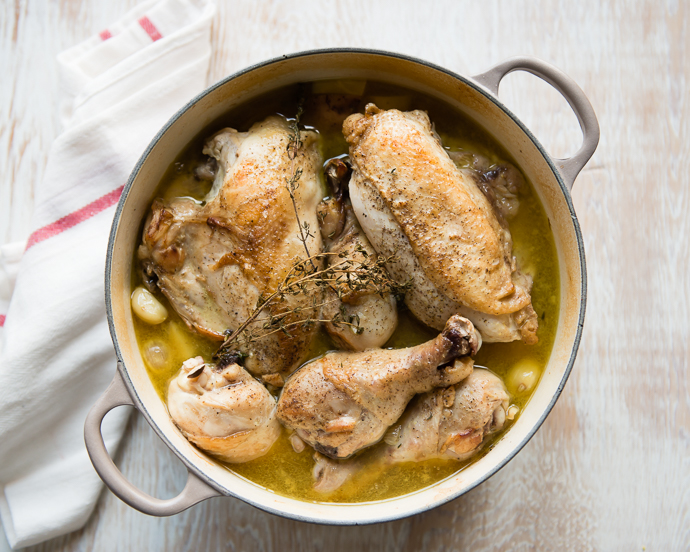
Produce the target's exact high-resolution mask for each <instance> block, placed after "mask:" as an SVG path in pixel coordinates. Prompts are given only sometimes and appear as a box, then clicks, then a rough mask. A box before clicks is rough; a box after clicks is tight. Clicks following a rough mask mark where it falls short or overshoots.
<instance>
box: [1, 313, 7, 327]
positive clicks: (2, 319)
mask: <svg viewBox="0 0 690 552" xmlns="http://www.w3.org/2000/svg"><path fill="white" fill-rule="evenodd" d="M5 318H6V316H5V315H4V314H0V328H2V327H3V326H4V325H5Z"/></svg>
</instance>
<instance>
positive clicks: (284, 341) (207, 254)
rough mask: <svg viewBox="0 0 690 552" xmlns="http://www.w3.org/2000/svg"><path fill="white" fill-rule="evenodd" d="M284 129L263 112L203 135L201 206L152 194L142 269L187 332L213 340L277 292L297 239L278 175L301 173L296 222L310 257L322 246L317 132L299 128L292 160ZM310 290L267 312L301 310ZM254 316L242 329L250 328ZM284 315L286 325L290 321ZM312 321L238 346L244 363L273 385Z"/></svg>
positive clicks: (295, 356)
mask: <svg viewBox="0 0 690 552" xmlns="http://www.w3.org/2000/svg"><path fill="white" fill-rule="evenodd" d="M290 137H291V130H290V128H289V126H288V122H287V120H286V119H284V118H280V117H269V118H268V119H266V120H265V121H263V122H261V123H257V124H255V125H253V126H252V127H251V128H250V130H249V131H248V132H246V133H239V132H237V131H236V130H234V129H230V128H226V129H223V130H221V131H220V132H218V133H217V134H216V135H214V136H213V137H212V138H211V139H209V140H208V142H207V143H206V146H205V148H204V153H206V154H208V155H210V156H212V157H213V158H215V159H216V160H217V161H218V165H219V170H218V173H217V175H216V178H215V181H214V184H213V189H212V190H211V192H210V193H209V194H208V197H207V198H206V201H205V202H204V203H205V204H202V203H199V202H196V201H194V200H192V199H187V198H178V199H175V200H173V201H172V202H170V203H164V202H162V201H161V200H156V201H155V202H154V204H153V207H152V209H151V213H150V214H149V217H148V219H147V221H146V224H145V227H144V235H143V241H142V245H141V246H140V248H139V259H141V261H142V264H143V266H144V270H145V272H146V274H147V275H148V276H149V277H151V278H153V279H155V280H156V281H157V285H158V287H159V288H160V289H161V291H162V292H163V293H164V294H165V296H166V297H167V298H168V299H169V300H170V303H171V305H172V306H173V308H174V309H175V311H177V313H178V314H179V315H180V316H181V317H182V318H183V319H184V320H185V322H186V323H187V324H188V325H189V326H190V327H191V328H193V329H195V330H197V331H199V332H200V333H202V334H205V335H207V336H210V337H212V338H214V339H218V340H221V339H223V337H224V332H226V331H227V330H231V331H232V330H235V329H237V328H238V327H239V325H240V324H242V323H243V322H244V321H245V320H246V319H247V318H248V317H249V316H250V314H251V313H252V311H254V309H255V308H256V306H257V302H258V300H259V298H260V297H267V296H268V295H270V294H271V293H272V292H274V291H275V290H276V288H277V287H278V285H279V284H280V282H281V280H282V279H283V278H284V277H285V275H286V274H287V272H288V271H289V270H290V268H291V267H292V266H293V264H294V262H295V260H296V259H299V258H302V259H303V258H305V257H306V252H305V250H304V245H303V243H302V242H300V240H299V236H300V232H299V226H298V223H297V217H296V215H295V209H294V207H293V204H292V200H291V198H290V195H289V193H288V190H287V188H286V181H287V179H288V178H290V176H291V175H292V171H293V170H301V171H302V173H301V177H300V179H299V187H298V189H297V191H296V192H295V203H296V205H297V210H298V213H299V217H300V220H301V222H302V223H307V224H309V225H310V227H311V228H312V229H313V230H314V231H312V232H311V235H310V236H309V237H308V238H307V245H308V247H309V249H310V253H311V254H312V255H313V254H315V253H318V252H320V251H321V247H322V242H321V236H320V235H319V232H317V231H316V228H317V226H318V222H317V219H316V206H317V204H318V202H319V201H320V200H321V199H322V197H323V190H322V186H321V184H320V182H319V178H318V174H319V171H320V168H321V159H320V155H319V153H318V143H317V135H316V133H315V132H307V131H305V132H302V133H301V140H302V146H301V147H300V148H299V150H298V152H297V156H296V158H295V160H294V163H293V162H292V161H291V160H290V159H289V157H288V152H287V146H288V144H289V142H290ZM311 300H312V297H311V296H307V295H300V296H297V297H294V296H292V297H288V298H287V299H286V301H284V302H282V303H281V304H280V305H273V306H272V308H273V309H285V308H288V309H290V308H301V309H302V312H305V308H307V307H308V304H309V303H310V301H311ZM266 316H267V315H266V314H262V315H261V316H260V317H259V318H258V319H257V320H256V322H255V323H254V324H253V325H252V326H250V328H249V329H250V330H251V329H257V328H260V327H261V326H262V324H263V323H264V320H265V319H266ZM286 322H290V319H288V320H287V321H286ZM315 330H316V326H315V325H312V326H311V327H301V326H298V327H294V328H292V329H291V331H290V335H286V334H284V333H282V332H279V333H275V334H273V335H271V336H269V337H263V338H259V339H256V340H254V341H253V342H251V343H245V344H240V346H239V347H238V349H239V351H240V352H241V353H243V354H245V355H247V357H246V359H245V361H244V366H245V367H246V368H247V369H248V370H249V371H250V372H252V373H253V374H256V375H263V376H266V377H267V378H268V380H269V381H271V382H272V383H274V384H280V383H281V378H282V377H284V376H287V374H289V373H290V372H291V371H292V370H293V369H294V368H295V367H296V366H298V365H299V363H300V362H302V361H303V359H304V355H305V354H306V351H307V349H308V346H309V343H310V341H311V338H312V336H313V333H314V332H315Z"/></svg>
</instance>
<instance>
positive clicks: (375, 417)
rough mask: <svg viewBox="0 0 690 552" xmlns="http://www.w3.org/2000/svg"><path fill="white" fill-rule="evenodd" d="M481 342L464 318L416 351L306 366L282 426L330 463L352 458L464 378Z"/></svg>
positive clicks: (282, 405) (281, 406)
mask: <svg viewBox="0 0 690 552" xmlns="http://www.w3.org/2000/svg"><path fill="white" fill-rule="evenodd" d="M480 345H481V338H480V337H479V334H478V332H476V331H475V329H474V327H473V326H472V323H471V322H470V321H469V320H467V319H465V318H462V317H460V316H453V317H451V318H450V320H448V323H447V324H446V327H445V328H444V330H443V332H442V333H441V334H440V335H439V336H438V337H436V338H435V339H432V340H431V341H428V342H427V343H423V344H421V345H418V346H416V347H410V348H407V349H397V350H384V349H371V350H368V351H364V352H359V353H348V352H333V353H328V354H326V355H324V356H323V357H321V358H319V359H317V360H314V361H312V362H310V363H308V364H306V365H304V366H303V367H302V368H301V369H300V370H299V371H297V372H295V374H293V376H292V377H291V378H290V379H289V380H288V381H287V383H286V385H285V387H284V388H283V391H282V394H281V396H280V399H279V401H278V419H279V420H280V421H281V422H282V424H283V425H284V426H285V427H287V428H288V429H292V430H294V431H295V432H296V433H297V435H298V436H299V437H300V438H301V439H302V440H303V441H305V442H306V443H308V444H310V445H311V446H312V447H314V448H315V449H316V450H317V451H319V452H321V453H323V454H325V455H326V456H329V457H331V458H347V457H349V456H351V455H352V454H354V453H355V452H357V451H359V450H361V449H363V448H365V447H368V446H370V445H373V444H374V443H376V442H377V441H379V440H380V439H381V437H382V436H383V434H384V433H385V431H386V429H387V428H388V427H389V426H390V425H391V424H393V423H394V422H395V421H396V420H397V419H398V418H399V417H400V416H401V415H402V413H403V411H404V410H405V407H406V406H407V403H408V402H409V401H410V399H412V397H413V396H414V395H415V394H417V393H425V392H427V391H430V390H432V389H434V388H436V387H447V386H449V385H453V384H454V383H458V382H459V381H461V380H462V379H464V378H465V377H466V376H467V373H468V370H467V364H466V363H463V362H455V363H453V364H450V365H446V364H447V363H449V362H450V361H452V360H453V359H457V358H459V357H462V356H466V355H474V354H475V353H476V352H477V350H478V349H479V347H480Z"/></svg>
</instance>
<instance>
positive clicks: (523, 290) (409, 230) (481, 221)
mask: <svg viewBox="0 0 690 552" xmlns="http://www.w3.org/2000/svg"><path fill="white" fill-rule="evenodd" d="M343 133H344V134H345V137H346V139H347V141H348V143H349V145H350V159H351V161H352V164H353V168H354V173H353V177H352V179H351V181H350V194H351V197H352V203H353V206H354V208H355V213H356V214H357V217H358V219H359V222H360V224H361V225H362V227H363V229H364V231H365V232H366V234H367V237H368V238H369V240H370V242H371V243H372V245H373V246H374V248H375V249H376V250H377V251H378V253H379V254H386V255H390V254H391V253H392V252H395V253H396V254H397V256H398V258H400V262H398V263H396V265H397V266H392V267H389V270H390V272H391V274H392V275H393V276H394V277H396V278H398V279H400V278H411V279H412V281H413V284H412V290H411V292H410V293H408V297H407V299H406V301H407V303H408V306H410V309H411V310H412V312H413V313H414V314H415V315H416V316H418V317H419V318H420V319H421V320H422V321H423V322H425V323H427V324H429V325H431V326H433V327H436V328H439V327H442V324H443V323H445V320H444V318H445V319H447V316H450V314H452V313H453V312H460V310H461V308H464V310H463V311H462V314H463V315H464V316H467V317H469V318H470V319H471V320H473V322H476V323H477V326H478V329H479V330H480V331H481V332H483V333H482V335H483V337H485V338H487V341H512V340H513V339H519V338H522V339H523V340H525V341H526V342H528V343H534V342H536V340H537V337H536V330H537V317H536V313H535V312H534V309H533V308H532V305H531V297H530V288H531V280H530V278H529V277H527V276H525V275H523V274H522V273H520V272H519V270H518V269H517V265H516V261H515V259H514V258H513V256H512V239H511V236H510V232H509V231H508V229H507V226H504V225H502V224H501V222H500V221H499V220H498V218H497V216H496V214H495V213H494V212H493V210H492V207H491V204H490V202H489V201H488V200H487V198H486V197H485V196H484V195H483V194H482V192H481V191H480V189H479V188H478V187H477V186H476V184H475V183H474V182H473V181H472V178H471V177H470V176H468V175H467V174H466V173H463V172H462V171H460V170H459V169H458V168H457V167H456V166H455V164H454V163H453V161H452V160H451V159H450V158H449V156H448V154H447V153H446V152H445V150H444V149H443V147H442V145H441V143H440V141H439V139H438V137H437V136H436V135H435V133H434V131H433V128H432V125H431V122H430V121H429V117H428V116H427V114H426V113H424V112H422V111H411V112H401V111H397V110H395V109H392V110H388V111H381V110H379V109H378V108H376V106H374V105H372V104H369V105H368V106H367V109H366V113H365V114H364V115H362V114H355V115H351V116H350V117H348V118H347V119H346V120H345V123H344V125H343ZM382 249H383V250H382ZM406 257H413V259H408V258H406Z"/></svg>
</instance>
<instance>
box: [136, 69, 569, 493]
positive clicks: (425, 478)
mask: <svg viewBox="0 0 690 552" xmlns="http://www.w3.org/2000/svg"><path fill="white" fill-rule="evenodd" d="M348 93H349V94H348ZM353 93H354V94H355V95H352V94H353ZM323 94H341V95H340V96H338V97H337V99H338V102H340V104H339V105H340V106H341V107H342V108H344V109H348V110H349V111H351V112H363V109H364V106H365V105H366V104H367V103H369V102H371V101H373V102H374V103H376V104H377V105H378V106H379V107H381V108H383V109H390V108H398V109H402V110H410V109H423V110H426V111H427V112H428V113H429V116H430V118H431V121H432V122H433V123H434V125H435V129H436V131H437V132H438V134H439V135H440V136H441V138H442V141H443V144H444V146H445V147H446V148H447V149H449V150H456V149H458V148H461V149H463V150H469V151H472V152H476V153H479V154H481V155H483V156H485V157H487V158H489V159H490V160H491V161H492V162H493V163H500V162H505V161H507V162H511V163H513V164H514V165H516V166H518V165H517V164H516V163H515V162H514V160H512V159H511V158H510V157H509V156H508V155H507V153H506V152H505V151H504V150H503V149H502V148H501V147H500V146H499V145H498V144H497V143H496V142H495V140H493V139H492V138H491V137H490V136H489V135H487V134H486V133H485V132H484V131H482V129H481V128H479V127H478V126H477V125H475V124H474V123H473V122H472V121H470V120H469V119H467V118H466V117H465V116H463V115H462V114H460V113H458V112H457V111H455V110H454V109H452V108H450V107H449V106H447V105H446V104H444V103H442V102H440V101H439V100H436V99H434V98H431V97H428V96H424V95H420V94H419V93H417V92H414V91H410V90H406V89H401V88H400V87H393V86H390V85H386V84H382V83H376V82H364V81H333V82H322V83H315V84H313V85H300V86H293V87H290V88H286V89H283V90H281V91H278V92H274V93H271V94H270V95H267V96H263V97H260V98H258V99H255V100H253V101H252V102H250V103H248V104H246V105H243V106H242V107H241V108H238V109H235V110H233V111H232V112H231V113H229V114H227V115H226V116H224V117H222V118H221V119H220V120H218V121H216V122H215V123H213V124H212V125H211V126H209V128H207V129H205V130H204V132H202V133H201V134H200V135H199V136H197V137H196V138H194V139H193V140H192V141H191V142H190V144H189V146H188V147H187V149H186V150H185V151H184V152H183V153H182V154H181V155H180V156H179V158H178V159H177V161H176V162H175V163H174V164H173V165H172V166H171V167H170V168H169V170H168V171H167V173H166V175H165V176H164V178H163V179H162V181H161V183H160V186H159V188H158V190H157V191H158V196H159V197H162V198H164V200H166V201H169V200H170V199H172V198H175V197H192V198H194V199H196V200H201V199H202V198H203V197H204V196H205V195H206V194H207V193H208V191H209V189H210V182H203V181H199V180H197V179H195V178H194V168H195V167H196V166H198V165H199V164H201V163H203V162H204V161H205V156H203V155H202V153H201V150H202V147H203V143H204V141H205V140H206V138H207V137H208V136H210V135H212V134H213V133H214V132H216V131H218V130H220V129H222V128H224V127H226V126H230V127H233V128H236V129H238V130H240V131H246V130H248V129H249V127H250V126H251V125H252V124H253V123H255V122H257V121H260V120H263V119H264V118H265V117H267V116H269V115H272V114H275V113H280V114H282V115H285V116H287V117H293V116H294V114H295V113H296V112H297V106H298V100H299V98H300V97H304V99H305V101H304V106H305V112H304V115H303V117H302V122H303V123H304V124H305V125H306V126H308V127H313V128H314V129H316V130H318V131H319V133H320V136H321V149H322V153H323V158H324V160H326V159H329V158H332V157H336V156H339V155H341V154H344V153H347V150H348V148H347V144H346V142H345V139H344V137H343V136H342V132H341V124H336V123H334V122H333V121H331V120H328V119H327V118H323V117H320V116H319V113H318V109H317V108H318V106H319V105H321V103H322V102H323V101H324V98H325V96H323ZM358 94H359V95H361V96H359V95H358ZM331 97H333V98H336V97H335V96H331ZM519 200H520V207H519V211H518V214H517V215H516V216H515V217H514V218H512V219H511V220H510V222H509V225H510V231H511V234H512V237H513V254H514V255H515V256H516V257H517V259H518V264H519V266H520V268H521V269H523V270H524V271H525V272H528V273H530V274H531V275H532V276H533V277H534V285H533V288H532V304H533V307H534V309H535V311H536V312H537V314H538V316H539V331H538V336H539V342H538V343H537V344H536V345H526V344H525V343H523V342H521V341H515V342H511V343H484V345H483V346H482V348H481V350H480V351H479V353H478V354H477V356H476V358H475V365H476V366H484V367H486V368H488V369H490V370H491V371H493V372H494V373H496V374H497V375H499V376H501V377H502V378H503V379H504V381H505V380H506V377H507V376H508V374H509V372H510V370H511V369H512V368H514V367H516V366H517V365H519V364H520V363H525V362H530V363H532V365H534V366H537V367H538V370H539V373H541V372H543V370H544V368H545V367H546V364H547V362H548V360H549V356H550V354H551V349H552V346H553V342H554V339H555V335H556V327H557V321H558V311H559V273H558V261H557V256H556V249H555V245H554V241H553V237H552V234H551V229H550V223H549V220H548V218H547V216H546V213H545V212H544V209H543V207H542V205H541V203H540V201H539V199H538V197H537V195H536V193H535V191H534V189H533V187H532V185H531V183H529V182H528V181H527V180H526V186H524V188H523V189H522V190H521V191H520V194H519ZM142 224H143V221H142ZM134 255H135V266H137V261H136V252H135V253H134ZM141 283H142V279H141V275H140V274H139V271H138V270H137V271H134V274H133V275H132V284H133V287H135V286H138V285H141ZM157 297H158V299H159V300H160V301H161V302H162V303H163V304H164V305H165V306H166V308H167V309H168V312H169V313H170V316H169V317H168V319H167V320H166V321H165V322H164V323H163V324H160V325H157V326H150V325H148V324H146V323H144V322H142V321H141V320H139V319H138V318H136V317H133V319H134V328H135V332H136V335H137V339H138V343H139V347H140V350H141V353H142V357H143V358H144V361H145V364H146V368H147V371H148V373H149V376H150V378H151V381H152V382H153V385H154V387H155V389H156V391H157V392H158V394H159V396H160V397H161V400H163V401H164V402H165V400H166V393H167V388H168V384H169V382H170V380H171V379H172V378H173V377H174V376H175V375H176V374H177V372H178V370H179V369H180V366H181V364H182V362H183V361H184V360H186V359H188V358H190V357H194V356H197V355H200V356H202V357H204V359H205V360H209V361H210V360H211V356H212V354H213V353H214V352H215V351H216V349H217V348H218V345H219V344H218V342H216V341H212V340H210V339H208V338H205V337H203V336H201V335H199V334H197V333H196V332H193V331H191V330H189V329H188V328H187V326H186V325H185V323H184V322H183V321H182V319H181V318H180V317H179V316H178V315H177V314H176V313H175V312H174V311H173V309H172V307H171V306H170V304H169V303H168V301H167V300H166V299H165V297H164V296H163V295H162V294H161V293H157ZM438 333H439V332H438V331H436V330H433V329H431V328H428V327H426V326H425V325H423V324H422V323H421V322H419V321H418V320H416V319H415V318H414V316H412V314H411V313H409V312H408V311H407V310H405V309H404V307H403V308H400V312H399V324H398V327H397V329H396V331H395V333H394V334H393V336H392V337H391V338H390V340H389V341H388V343H387V344H386V347H391V348H401V347H410V346H413V345H417V344H419V343H423V342H425V341H428V340H429V339H432V338H434V337H435V336H436V335H438ZM335 348H336V347H335V346H334V345H333V343H332V341H331V340H330V338H329V336H328V334H327V333H326V332H325V330H323V329H322V330H320V331H319V333H318V334H317V336H316V337H315V339H314V341H313V343H312V346H311V350H310V353H309V358H310V359H313V358H315V357H317V356H320V355H322V354H323V353H325V352H326V351H328V350H332V349H335ZM533 391H534V390H533V389H532V390H531V391H529V392H525V393H522V394H520V395H517V396H514V395H512V394H511V404H512V405H515V406H517V407H518V408H519V411H522V409H523V408H524V406H525V405H526V404H527V402H528V401H529V399H530V397H531V395H532V393H533ZM517 416H519V413H518V415H517ZM517 416H516V418H517ZM513 423H514V420H506V423H505V426H504V428H503V429H502V430H501V431H499V432H497V433H495V434H492V435H488V436H487V437H486V438H485V440H484V443H483V445H482V448H481V450H480V451H479V452H477V453H476V454H475V456H474V457H473V458H471V459H470V460H466V461H455V460H429V461H425V462H417V463H404V464H397V465H392V466H382V465H380V464H377V463H375V462H371V463H368V464H367V467H365V468H364V469H363V470H361V471H360V472H359V473H357V474H356V475H355V476H354V477H352V478H351V479H350V480H349V481H348V482H346V483H345V484H344V485H343V486H342V487H340V488H339V489H338V490H336V491H334V492H332V493H330V494H322V493H317V492H315V491H314V490H313V489H312V485H313V480H312V468H313V465H314V462H313V459H312V450H311V448H310V447H308V446H307V447H306V449H305V450H304V451H303V452H302V453H299V454H298V453H295V452H294V451H293V449H292V446H291V445H290V443H289V441H288V438H287V431H286V430H283V433H282V435H281V437H280V438H279V439H278V441H277V442H276V443H275V444H274V446H273V447H272V448H271V450H270V451H269V452H268V453H267V454H266V455H264V456H263V457H261V458H258V459H256V460H253V461H250V462H246V463H244V464H224V465H225V467H226V468H227V469H229V470H231V471H233V472H234V473H236V474H238V475H240V476H242V477H245V478H247V479H249V480H251V481H253V482H254V483H256V484H258V485H261V486H264V487H266V488H268V489H271V490H272V491H274V492H276V493H278V494H281V495H284V496H288V497H292V498H297V499H300V500H307V501H321V502H363V501H374V500H382V499H386V498H390V497H394V496H400V495H403V494H407V493H410V492H414V491H417V490H419V489H422V488H424V487H427V486H429V485H432V484H434V483H436V482H438V481H440V480H442V479H444V478H446V477H449V476H451V475H452V474H454V473H456V472H457V471H458V470H461V469H463V468H464V467H465V466H467V465H468V464H470V463H472V462H475V461H476V460H477V459H478V458H480V457H481V456H483V455H484V454H486V452H488V451H489V450H490V449H491V447H492V443H494V442H495V441H496V440H498V439H500V438H501V437H502V435H503V434H504V432H505V431H507V430H509V429H510V427H511V425H512V424H513ZM376 448H377V446H374V447H371V448H370V449H367V450H365V451H363V452H362V453H361V454H362V455H363V456H365V457H368V456H373V455H375V453H376Z"/></svg>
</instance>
